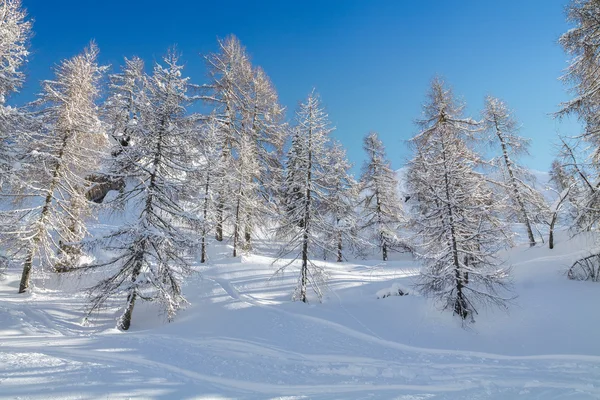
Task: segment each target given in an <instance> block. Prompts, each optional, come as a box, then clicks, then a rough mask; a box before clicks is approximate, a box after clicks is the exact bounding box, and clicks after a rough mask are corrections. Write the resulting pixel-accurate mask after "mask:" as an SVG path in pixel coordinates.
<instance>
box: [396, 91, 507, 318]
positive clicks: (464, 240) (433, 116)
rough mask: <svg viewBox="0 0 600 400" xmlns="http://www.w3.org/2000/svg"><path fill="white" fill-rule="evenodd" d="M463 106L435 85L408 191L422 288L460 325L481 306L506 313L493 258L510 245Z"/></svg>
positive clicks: (503, 281)
mask: <svg viewBox="0 0 600 400" xmlns="http://www.w3.org/2000/svg"><path fill="white" fill-rule="evenodd" d="M462 112H463V106H462V105H460V104H458V103H457V102H456V100H455V99H454V96H453V94H452V92H451V91H450V90H449V89H447V88H446V87H445V85H444V83H443V82H442V81H441V80H440V79H435V80H434V81H433V83H432V86H431V89H430V90H429V93H428V100H427V102H426V104H425V105H424V107H423V118H422V119H421V120H420V121H419V126H420V128H421V131H420V133H418V134H417V135H416V136H415V137H414V138H412V139H411V144H412V146H413V148H414V151H415V156H414V158H413V159H412V160H411V161H410V163H409V171H408V173H407V176H408V182H407V184H408V188H409V193H410V195H411V202H412V204H413V210H412V212H411V213H410V215H411V225H412V228H413V230H414V233H415V239H414V244H415V246H416V249H417V255H418V256H419V258H421V259H422V261H423V264H424V265H423V269H422V272H421V274H420V278H419V281H418V284H417V287H418V288H419V289H420V290H421V292H422V293H424V294H425V295H428V296H431V297H433V298H434V299H436V300H437V301H439V302H440V303H441V304H442V306H443V308H444V309H450V310H452V311H453V313H454V314H455V315H458V316H459V317H460V318H461V319H462V320H463V321H467V320H471V321H473V320H474V315H475V314H476V313H477V308H478V306H479V305H480V304H494V305H498V306H502V307H505V306H506V300H507V299H506V298H505V297H503V293H502V291H503V290H504V289H505V288H506V287H507V282H508V281H507V280H508V278H509V275H508V271H507V270H506V269H504V268H501V267H500V266H499V262H498V261H497V260H496V259H495V258H494V254H495V252H496V251H497V250H498V249H500V248H502V247H503V246H504V245H505V244H506V243H507V240H508V239H509V237H508V233H507V231H506V229H505V227H504V226H503V224H502V222H501V221H500V220H499V219H498V218H497V214H498V213H497V208H498V204H497V203H496V201H495V199H494V195H493V192H492V190H491V188H490V187H489V186H488V183H487V182H486V179H485V178H484V177H483V176H482V174H481V173H480V172H478V171H477V167H478V166H479V165H480V164H481V160H480V157H479V156H478V155H477V154H476V153H475V152H474V151H473V150H472V149H471V148H470V146H469V144H471V143H472V137H473V133H474V132H476V131H478V130H479V129H480V127H479V124H478V123H477V122H476V121H474V120H472V119H470V118H464V117H463V116H462Z"/></svg>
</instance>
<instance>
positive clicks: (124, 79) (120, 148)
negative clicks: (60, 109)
mask: <svg viewBox="0 0 600 400" xmlns="http://www.w3.org/2000/svg"><path fill="white" fill-rule="evenodd" d="M109 79H110V84H109V96H108V98H107V100H106V102H105V103H104V117H105V120H106V122H107V123H108V125H109V132H110V135H111V137H112V139H113V141H114V148H113V151H112V154H111V155H112V157H113V158H112V160H111V166H110V168H109V171H110V172H109V173H110V174H111V175H112V177H114V178H118V177H122V176H123V175H126V174H127V171H126V170H124V168H123V166H121V165H120V164H122V163H125V164H126V165H128V163H129V160H128V159H129V158H130V157H135V153H134V152H135V151H134V150H131V148H132V147H133V146H132V143H131V138H132V136H133V137H135V136H140V134H139V133H135V130H137V129H139V126H138V121H139V118H140V112H141V109H142V108H143V107H145V103H147V101H148V100H147V98H146V96H147V93H146V86H147V76H146V75H145V73H144V61H143V60H142V59H140V58H138V57H134V58H132V59H131V60H130V59H127V58H126V59H125V64H124V65H123V67H122V69H121V72H120V73H116V74H112V75H110V77H109Z"/></svg>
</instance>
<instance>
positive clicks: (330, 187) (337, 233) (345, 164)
mask: <svg viewBox="0 0 600 400" xmlns="http://www.w3.org/2000/svg"><path fill="white" fill-rule="evenodd" d="M350 168H352V164H350V162H349V161H348V159H347V157H346V151H345V150H344V149H343V148H342V146H341V144H339V143H337V142H336V143H333V146H332V147H331V149H330V150H329V152H328V166H327V170H328V171H329V173H328V174H327V180H328V182H327V194H326V196H325V202H324V204H325V216H326V218H328V219H329V220H330V221H329V223H330V224H331V226H332V228H333V235H331V236H330V237H328V238H326V239H328V241H329V247H330V248H335V249H336V254H335V258H336V261H337V262H342V261H344V258H345V253H346V250H347V248H350V250H352V249H357V248H358V247H359V246H360V244H361V243H360V239H359V237H358V232H357V230H358V229H357V227H358V221H357V215H356V205H357V203H358V188H359V186H358V183H357V182H356V181H355V180H354V177H353V176H352V175H351V174H350Z"/></svg>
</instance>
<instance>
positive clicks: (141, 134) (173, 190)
mask: <svg viewBox="0 0 600 400" xmlns="http://www.w3.org/2000/svg"><path fill="white" fill-rule="evenodd" d="M164 64H165V66H163V65H160V64H158V63H157V64H156V65H155V67H154V73H153V75H152V76H151V77H149V78H148V79H147V82H148V83H147V87H146V90H147V102H145V103H143V104H140V105H141V106H142V108H141V109H140V110H139V120H138V122H137V124H138V129H136V130H134V131H132V132H131V141H132V143H133V146H134V147H133V148H135V153H136V156H135V157H127V158H126V159H123V161H122V162H123V168H124V169H125V170H126V171H128V179H127V182H126V187H125V189H124V194H123V196H124V198H125V199H126V202H127V208H128V209H129V213H128V214H129V215H130V216H131V218H130V220H126V221H124V223H123V225H122V226H120V227H118V228H116V229H115V230H114V231H113V232H111V233H110V234H108V235H106V236H105V237H102V238H98V239H95V240H93V241H91V242H90V245H91V246H94V247H101V248H103V249H104V250H105V251H106V252H108V254H112V256H111V257H110V258H108V259H107V260H98V261H95V262H93V263H91V264H89V265H87V266H85V267H84V268H86V269H98V268H101V269H103V270H106V271H107V272H108V273H109V277H108V278H106V279H103V280H102V281H100V282H99V283H98V284H96V285H95V286H94V287H92V288H91V289H90V293H91V306H90V313H91V312H92V311H94V310H97V309H98V308H100V307H101V306H102V305H103V304H104V303H105V301H106V300H107V299H109V298H114V297H117V298H119V297H121V296H123V295H124V296H125V297H126V301H125V304H124V306H123V308H122V314H121V316H120V318H119V320H118V323H117V326H118V328H119V329H122V330H127V329H129V327H130V325H131V319H132V314H133V310H134V306H135V303H136V301H137V300H138V299H141V300H144V301H154V302H157V303H158V304H159V305H160V306H161V308H162V309H163V310H164V311H165V313H166V315H167V317H168V319H169V320H171V319H172V318H174V316H175V315H176V313H177V311H178V309H179V308H181V307H182V306H183V305H184V304H185V303H186V300H185V298H184V297H183V294H182V289H181V285H182V280H183V279H185V277H186V276H188V275H189V274H190V273H191V272H192V271H191V269H190V260H191V257H192V253H193V250H194V248H195V245H196V240H195V236H194V235H193V233H192V232H193V231H194V229H195V227H196V223H197V220H198V219H197V218H196V217H195V215H194V214H193V213H192V212H190V210H188V209H187V207H186V202H184V201H183V200H182V199H186V198H187V197H188V190H187V189H189V187H190V185H189V182H188V181H189V178H190V176H193V172H194V167H193V163H192V162H191V160H190V149H191V148H193V145H192V144H193V143H194V140H195V135H196V128H195V127H196V125H197V122H198V116H197V115H195V114H191V115H188V114H187V112H186V106H188V105H189V104H190V103H191V102H192V101H193V100H194V98H193V97H190V96H188V94H187V92H188V89H189V87H190V84H189V82H188V79H187V78H184V77H182V68H183V67H182V66H181V65H180V64H179V63H178V56H177V55H176V54H175V53H174V52H170V53H169V54H168V55H167V56H166V57H165V58H164ZM126 160H128V164H126V163H125V162H126Z"/></svg>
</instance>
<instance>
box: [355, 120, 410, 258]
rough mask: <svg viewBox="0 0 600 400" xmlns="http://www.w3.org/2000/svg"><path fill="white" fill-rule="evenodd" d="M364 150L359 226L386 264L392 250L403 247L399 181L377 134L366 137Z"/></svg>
mask: <svg viewBox="0 0 600 400" xmlns="http://www.w3.org/2000/svg"><path fill="white" fill-rule="evenodd" d="M363 148H364V150H365V152H366V153H367V160H366V161H365V163H364V165H363V167H362V175H361V177H360V185H361V195H360V196H361V202H360V210H361V211H360V212H361V216H360V220H361V222H360V224H361V228H362V230H363V232H367V235H368V236H369V240H370V241H371V242H372V243H374V244H375V246H376V247H377V248H378V249H379V250H380V251H381V257H382V259H383V261H387V260H388V255H389V252H390V251H391V250H394V249H395V250H398V249H399V248H402V247H404V245H403V244H402V242H403V241H402V240H400V238H399V237H398V231H399V229H400V225H401V224H402V222H403V220H404V217H403V210H402V203H401V202H400V198H399V194H398V190H399V185H398V178H397V176H396V173H395V172H394V171H393V170H392V168H391V166H390V162H389V161H388V159H387V157H386V154H385V147H384V146H383V143H382V142H381V140H380V139H379V137H378V135H377V133H375V132H372V133H370V134H368V135H367V136H366V137H365V139H364V144H363Z"/></svg>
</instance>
